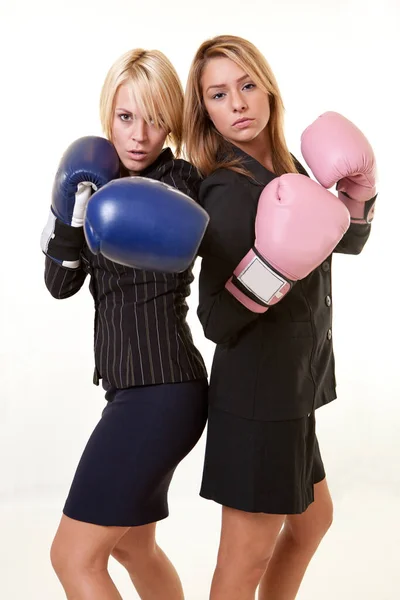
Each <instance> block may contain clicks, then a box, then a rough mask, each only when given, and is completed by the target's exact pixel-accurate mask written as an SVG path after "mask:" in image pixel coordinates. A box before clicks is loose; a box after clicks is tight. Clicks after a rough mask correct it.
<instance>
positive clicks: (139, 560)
mask: <svg viewBox="0 0 400 600" xmlns="http://www.w3.org/2000/svg"><path fill="white" fill-rule="evenodd" d="M157 550H158V547H157V546H156V545H155V544H154V545H151V546H150V545H144V546H143V545H135V544H130V545H129V546H126V545H118V544H117V545H116V546H115V547H114V548H113V550H112V552H111V556H112V557H113V558H114V559H115V560H116V561H118V562H119V563H120V564H121V565H122V566H123V567H125V568H126V569H127V570H128V571H129V572H130V573H133V572H134V571H135V570H136V569H138V568H139V567H140V566H142V565H143V564H144V563H148V562H150V561H152V560H154V559H155V558H156V557H157Z"/></svg>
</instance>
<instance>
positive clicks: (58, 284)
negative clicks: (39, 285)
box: [44, 256, 86, 300]
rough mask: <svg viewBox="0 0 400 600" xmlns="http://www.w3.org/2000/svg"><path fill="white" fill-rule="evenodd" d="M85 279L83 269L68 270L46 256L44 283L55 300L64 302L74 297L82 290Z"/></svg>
mask: <svg viewBox="0 0 400 600" xmlns="http://www.w3.org/2000/svg"><path fill="white" fill-rule="evenodd" d="M85 279H86V272H85V271H84V270H83V268H82V267H79V268H78V269H66V268H65V267H62V266H60V265H59V264H57V263H56V262H54V261H53V260H51V258H49V257H48V256H46V262H45V267H44V281H45V284H46V287H47V289H48V290H49V292H50V294H51V295H52V296H53V298H57V299H59V300H62V299H64V298H69V297H70V296H73V295H74V294H76V292H78V291H79V290H80V289H81V287H82V285H83V282H84V281H85Z"/></svg>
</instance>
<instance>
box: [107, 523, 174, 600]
mask: <svg viewBox="0 0 400 600" xmlns="http://www.w3.org/2000/svg"><path fill="white" fill-rule="evenodd" d="M155 533H156V523H150V524H149V525H143V526H140V527H131V528H130V529H129V531H127V532H126V533H125V535H124V536H123V537H122V538H121V539H120V540H119V542H118V543H117V545H116V546H115V547H114V549H113V551H112V556H113V557H114V558H115V559H116V560H117V561H118V562H120V563H121V564H122V565H123V566H124V567H125V568H126V569H127V571H128V573H129V575H130V578H131V579H132V582H133V585H134V586H135V588H136V590H137V593H138V594H139V596H140V598H141V599H142V600H160V599H161V598H162V600H183V598H184V594H183V589H182V584H181V581H180V579H179V576H178V573H177V572H176V570H175V568H174V566H173V565H172V563H171V562H170V561H169V559H168V558H167V556H166V555H165V554H164V552H163V551H162V550H161V548H159V546H157V543H156V539H155Z"/></svg>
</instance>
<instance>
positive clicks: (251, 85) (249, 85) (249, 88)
mask: <svg viewBox="0 0 400 600" xmlns="http://www.w3.org/2000/svg"><path fill="white" fill-rule="evenodd" d="M255 87H256V86H255V84H254V83H246V85H244V86H243V89H244V90H252V89H253V88H255Z"/></svg>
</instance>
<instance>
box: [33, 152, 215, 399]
mask: <svg viewBox="0 0 400 600" xmlns="http://www.w3.org/2000/svg"><path fill="white" fill-rule="evenodd" d="M141 176H143V177H150V178H151V179H157V180H159V181H163V182H164V183H168V184H169V185H173V186H174V187H176V188H177V189H179V190H181V191H182V192H184V193H186V194H188V195H189V196H191V197H192V198H196V197H197V190H198V186H199V183H200V180H199V177H198V175H197V173H196V171H195V169H194V168H193V167H192V165H190V164H189V163H187V162H186V161H184V160H179V159H174V157H173V154H172V152H171V150H170V149H169V148H168V149H166V150H164V151H163V152H162V153H161V155H160V156H159V158H158V159H157V161H156V162H155V163H153V165H151V166H150V167H149V168H148V169H146V170H145V171H143V172H142V173H141ZM81 259H82V262H81V267H80V268H79V269H75V270H70V269H65V268H63V267H61V266H59V265H58V264H56V263H55V262H53V261H52V260H51V259H50V258H48V257H46V265H45V283H46V286H47V288H48V289H49V291H50V293H51V294H52V295H53V296H54V297H56V298H68V297H69V296H72V295H73V294H75V293H76V292H77V291H78V290H79V289H80V288H81V287H82V285H83V283H84V280H85V278H86V276H87V275H88V274H89V276H90V284H89V289H90V291H91V293H92V296H93V299H94V305H95V323H94V330H95V331H94V351H95V364H96V370H95V375H96V376H98V377H103V378H104V379H106V380H107V381H109V382H110V383H111V384H112V385H113V386H115V387H117V388H126V387H131V386H136V385H148V384H158V383H173V382H182V381H191V380H195V379H201V378H203V377H206V376H207V373H206V368H205V366H204V362H203V359H202V357H201V355H200V353H199V352H198V350H197V349H196V347H195V346H194V344H193V340H192V336H191V332H190V329H189V327H188V325H187V323H186V314H187V310H188V307H187V304H186V297H187V296H188V295H189V294H190V284H191V282H192V281H193V275H192V270H191V269H189V270H187V271H185V272H184V273H174V274H170V273H157V272H152V271H141V270H138V269H131V268H128V267H125V266H122V265H119V264H117V263H115V262H112V261H110V260H107V259H106V258H104V257H103V256H101V255H98V256H96V255H94V254H92V253H91V252H90V251H89V249H88V248H87V246H85V247H84V248H83V250H82V252H81ZM96 378H97V377H96ZM97 379H98V378H97ZM95 382H96V383H97V382H98V381H95Z"/></svg>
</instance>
